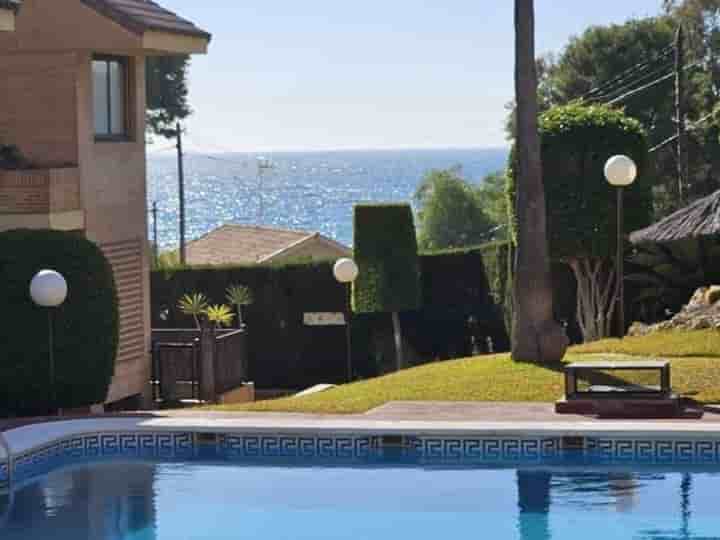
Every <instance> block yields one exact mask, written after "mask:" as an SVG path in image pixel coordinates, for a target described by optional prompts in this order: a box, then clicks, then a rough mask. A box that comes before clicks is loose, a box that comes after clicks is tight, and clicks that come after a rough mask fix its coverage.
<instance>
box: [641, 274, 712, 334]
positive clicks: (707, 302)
mask: <svg viewBox="0 0 720 540" xmlns="http://www.w3.org/2000/svg"><path fill="white" fill-rule="evenodd" d="M708 328H717V329H720V285H710V286H707V287H700V288H699V289H698V290H696V291H695V293H694V294H693V295H692V297H691V298H690V301H689V302H688V303H687V305H685V307H683V308H682V309H681V310H680V312H679V313H678V314H677V315H675V316H674V317H673V318H672V319H670V320H668V321H662V322H659V323H657V324H652V325H648V324H643V323H640V322H635V323H633V324H632V325H631V326H630V330H628V335H630V336H646V335H648V334H652V333H654V332H664V331H667V330H705V329H708Z"/></svg>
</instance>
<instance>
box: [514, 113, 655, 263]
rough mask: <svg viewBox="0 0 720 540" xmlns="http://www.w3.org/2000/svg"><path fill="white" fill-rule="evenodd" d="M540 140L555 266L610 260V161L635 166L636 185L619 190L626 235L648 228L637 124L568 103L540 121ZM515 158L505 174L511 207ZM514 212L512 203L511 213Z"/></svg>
mask: <svg viewBox="0 0 720 540" xmlns="http://www.w3.org/2000/svg"><path fill="white" fill-rule="evenodd" d="M540 138H541V143H542V158H543V159H542V162H543V182H544V185H545V202H546V206H547V220H548V221H547V224H548V241H549V246H550V256H551V257H552V258H553V259H554V260H562V259H563V258H567V257H611V256H613V255H614V254H615V250H616V242H617V209H616V204H617V197H616V195H617V191H616V188H613V187H612V186H610V185H609V184H608V182H607V180H606V179H605V172H604V169H605V163H606V162H607V160H608V159H609V158H610V157H612V156H614V155H617V154H625V155H628V156H630V157H631V158H632V159H633V160H634V161H635V163H636V164H637V166H638V173H639V174H638V178H637V180H636V181H635V183H634V184H633V185H632V186H630V187H627V188H625V190H624V199H625V201H624V202H625V230H627V231H633V230H637V229H640V228H642V227H644V226H646V225H648V224H649V222H650V220H651V217H652V182H651V177H650V175H649V174H648V169H649V167H648V154H647V142H646V136H645V132H644V131H643V128H642V126H641V125H640V123H639V122H638V121H637V120H635V119H633V118H630V117H628V116H626V115H625V114H624V113H623V112H622V111H621V110H618V109H614V108H611V107H608V106H606V105H592V106H585V105H581V104H579V103H571V104H569V105H564V106H560V107H554V108H552V109H550V110H549V111H547V112H546V113H544V114H543V115H542V116H541V118H540ZM514 156H515V153H514V151H513V152H511V158H510V159H511V161H510V166H509V171H508V193H509V197H510V200H511V201H514V199H515V180H516V179H515V167H514V161H513V160H514V159H515V158H514ZM514 209H515V205H514V202H513V204H510V211H511V212H514ZM513 224H514V225H515V224H516V220H515V219H513ZM513 237H515V234H514V231H513Z"/></svg>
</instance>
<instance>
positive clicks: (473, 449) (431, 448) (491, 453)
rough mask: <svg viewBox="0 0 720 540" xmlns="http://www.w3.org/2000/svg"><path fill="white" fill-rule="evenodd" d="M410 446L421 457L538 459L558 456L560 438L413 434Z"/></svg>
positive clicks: (503, 459) (504, 459)
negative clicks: (415, 435)
mask: <svg viewBox="0 0 720 540" xmlns="http://www.w3.org/2000/svg"><path fill="white" fill-rule="evenodd" d="M410 448H412V449H413V450H414V451H416V452H417V453H418V454H419V455H421V456H422V457H424V458H429V459H433V458H438V459H444V460H448V459H458V460H461V459H482V460H488V461H489V460H502V461H508V460H541V459H548V458H558V457H561V453H562V450H561V443H560V439H557V438H550V439H518V438H482V439H478V438H445V437H442V438H440V437H415V438H413V439H411V440H410Z"/></svg>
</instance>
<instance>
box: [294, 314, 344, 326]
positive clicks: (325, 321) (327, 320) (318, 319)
mask: <svg viewBox="0 0 720 540" xmlns="http://www.w3.org/2000/svg"><path fill="white" fill-rule="evenodd" d="M303 322H304V323H305V326H345V324H346V323H345V314H344V313H305V314H304V316H303Z"/></svg>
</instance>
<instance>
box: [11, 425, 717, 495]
mask: <svg viewBox="0 0 720 540" xmlns="http://www.w3.org/2000/svg"><path fill="white" fill-rule="evenodd" d="M394 439H395V440H394V441H388V438H386V437H383V436H379V435H378V436H373V435H357V436H355V435H327V436H320V435H318V436H315V435H291V434H277V435H275V434H242V435H240V434H238V435H236V434H222V433H220V434H210V435H202V434H195V433H190V432H172V433H170V432H168V433H153V432H134V433H133V432H129V433H101V434H88V435H79V436H73V437H69V438H66V439H62V440H60V441H57V442H54V443H51V444H48V445H45V446H43V447H40V448H36V449H33V450H30V451H28V452H25V453H23V454H21V455H19V456H16V457H14V459H13V462H12V463H13V473H14V480H17V481H23V480H27V479H30V478H33V477H36V476H39V475H43V474H46V473H48V472H50V471H52V470H54V469H56V468H58V467H61V466H64V465H72V464H82V463H86V462H92V461H94V460H102V459H111V458H140V459H152V460H183V461H186V460H192V459H198V458H199V459H206V458H208V459H221V460H232V459H238V458H273V457H274V458H304V457H307V458H329V459H339V460H356V459H365V458H374V457H377V456H384V455H389V454H388V452H389V453H390V454H392V453H393V452H395V453H400V454H403V455H408V456H415V457H418V458H420V459H421V460H422V461H423V462H432V461H434V460H438V461H456V462H460V461H463V460H467V461H468V463H472V462H473V461H483V462H493V461H497V462H501V461H528V460H529V461H543V460H555V459H562V458H563V457H565V456H568V455H574V456H577V455H578V454H580V455H583V456H585V457H588V458H590V459H592V460H600V461H611V462H632V461H638V462H643V463H648V462H652V463H659V464H667V463H690V464H692V463H698V464H702V463H713V464H718V463H720V438H719V439H717V440H709V439H697V440H696V439H630V438H628V439H615V438H613V439H610V438H588V439H586V440H585V441H586V444H585V449H584V451H580V452H577V451H575V450H565V449H564V448H563V441H562V439H561V438H514V437H513V438H503V437H487V438H477V437H445V436H410V437H402V438H397V437H395V438H394ZM8 476H9V475H8V464H7V463H0V488H2V487H4V486H6V485H7V483H8Z"/></svg>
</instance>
